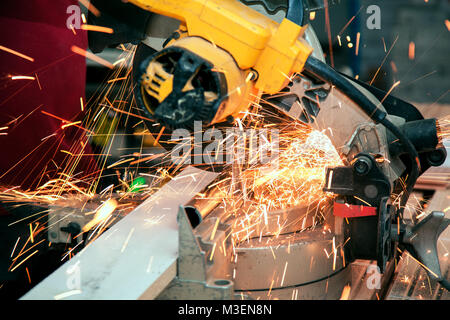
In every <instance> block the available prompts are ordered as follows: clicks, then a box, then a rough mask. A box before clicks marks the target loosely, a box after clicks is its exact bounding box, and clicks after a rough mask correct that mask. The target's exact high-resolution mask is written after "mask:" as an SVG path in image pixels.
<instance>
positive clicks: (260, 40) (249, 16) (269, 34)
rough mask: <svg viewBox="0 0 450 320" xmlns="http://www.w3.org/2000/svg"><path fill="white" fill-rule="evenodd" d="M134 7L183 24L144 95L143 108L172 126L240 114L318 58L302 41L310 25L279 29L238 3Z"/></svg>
mask: <svg viewBox="0 0 450 320" xmlns="http://www.w3.org/2000/svg"><path fill="white" fill-rule="evenodd" d="M130 2H131V3H133V4H135V5H137V6H139V7H141V8H143V9H145V10H148V11H152V12H154V13H157V14H160V15H164V16H168V17H171V18H175V19H178V20H180V21H181V27H180V30H179V31H178V36H177V39H174V40H172V41H171V42H169V44H168V45H167V46H166V47H165V48H164V49H163V50H162V51H160V52H159V53H157V54H155V55H154V56H153V57H152V58H151V59H150V60H148V61H146V63H145V65H144V66H142V73H143V75H142V81H141V82H140V83H139V85H140V87H141V88H140V90H137V92H138V97H137V100H138V104H139V103H142V104H144V106H145V109H146V111H147V112H148V113H149V114H150V115H152V116H155V117H156V118H158V119H159V120H161V121H162V122H164V123H166V124H168V126H173V127H185V126H189V124H190V123H191V122H192V121H193V120H203V121H206V122H208V124H211V123H216V122H221V121H224V120H225V119H226V118H227V117H229V116H237V115H238V114H239V112H240V111H242V110H244V109H246V108H247V107H248V106H249V104H251V103H252V102H254V101H257V99H258V98H259V97H260V95H261V94H262V93H268V94H275V93H277V92H279V91H280V90H281V89H282V88H284V87H285V86H286V85H287V84H288V83H289V80H290V77H291V76H292V75H293V74H294V73H299V72H301V71H302V70H303V67H304V64H305V62H306V60H307V58H308V57H309V56H310V54H311V53H312V49H311V48H310V47H309V46H308V44H307V43H306V42H305V41H304V40H303V39H302V38H301V37H302V36H303V33H304V31H305V28H306V27H301V26H299V25H297V24H295V23H294V22H292V21H290V20H288V19H284V20H283V21H282V22H281V24H278V23H276V22H275V21H273V20H271V19H270V18H268V17H266V16H264V15H262V14H260V13H258V12H256V11H255V10H253V9H251V8H249V7H247V6H245V5H243V4H242V3H240V2H238V1H237V0H186V1H179V0H130ZM180 62H181V63H180ZM177 78H178V79H177ZM205 82H208V83H209V84H210V86H209V88H208V85H206V86H205ZM200 84H201V85H202V86H203V88H200V87H201V86H200ZM180 101H181V102H180ZM182 104H183V105H182ZM199 104H203V106H199Z"/></svg>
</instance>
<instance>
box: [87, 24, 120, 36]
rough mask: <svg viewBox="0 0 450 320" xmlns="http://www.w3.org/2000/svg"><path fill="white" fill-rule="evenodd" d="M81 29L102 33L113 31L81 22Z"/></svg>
mask: <svg viewBox="0 0 450 320" xmlns="http://www.w3.org/2000/svg"><path fill="white" fill-rule="evenodd" d="M81 29H82V30H86V31H95V32H103V33H109V34H112V33H114V30H113V29H111V28H108V27H101V26H94V25H90V24H83V25H81Z"/></svg>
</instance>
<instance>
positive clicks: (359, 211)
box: [333, 202, 377, 218]
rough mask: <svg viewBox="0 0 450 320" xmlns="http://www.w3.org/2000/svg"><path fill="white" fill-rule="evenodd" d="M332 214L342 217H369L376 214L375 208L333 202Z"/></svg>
mask: <svg viewBox="0 0 450 320" xmlns="http://www.w3.org/2000/svg"><path fill="white" fill-rule="evenodd" d="M333 214H334V215H335V216H337V217H342V218H357V217H370V216H376V215H377V208H376V207H367V206H356V205H352V204H346V203H339V202H335V203H334V207H333Z"/></svg>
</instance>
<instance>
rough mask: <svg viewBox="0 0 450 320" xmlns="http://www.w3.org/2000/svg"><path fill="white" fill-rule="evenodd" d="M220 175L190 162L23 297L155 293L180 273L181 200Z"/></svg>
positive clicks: (121, 296) (147, 295)
mask: <svg viewBox="0 0 450 320" xmlns="http://www.w3.org/2000/svg"><path fill="white" fill-rule="evenodd" d="M216 176H217V174H215V173H212V172H206V171H202V170H199V169H196V168H193V167H187V168H186V169H185V170H183V172H181V173H180V174H179V175H177V176H176V177H175V178H174V179H172V180H171V181H169V182H168V183H167V184H165V185H164V186H163V187H162V188H161V189H160V190H159V191H158V192H156V193H155V194H154V195H153V196H151V197H150V198H149V199H147V200H146V201H145V202H143V203H142V204H141V205H139V206H138V207H137V208H136V209H134V210H133V211H132V212H131V213H129V214H128V215H127V216H126V217H124V218H123V219H122V220H120V221H119V222H118V223H117V224H116V225H114V227H112V228H110V229H109V230H107V231H106V232H104V233H103V234H102V235H101V236H100V237H98V238H97V239H96V240H95V241H94V242H92V243H91V244H90V245H89V246H87V247H85V248H84V249H83V250H82V251H81V252H79V253H78V254H76V255H75V256H74V257H73V258H72V259H71V260H69V261H68V262H66V263H65V264H63V265H62V266H61V267H60V268H58V269H57V270H56V271H55V272H53V273H52V274H51V275H50V276H48V277H47V278H46V279H45V280H43V281H42V282H41V283H39V284H38V285H37V286H35V287H34V288H33V289H32V290H30V291H29V292H28V293H27V294H26V295H25V296H23V297H22V298H21V299H23V300H33V299H40V300H42V299H50V300H52V299H77V300H96V299H97V300H98V299H121V300H130V299H131V300H134V299H154V298H155V297H157V296H158V295H159V294H160V293H161V292H162V291H163V289H164V288H165V287H166V286H167V285H168V284H169V283H170V281H171V280H172V279H173V278H174V277H175V276H176V260H177V252H178V226H177V221H176V220H177V214H178V210H179V206H180V205H184V204H186V203H188V202H189V201H190V200H191V199H192V198H193V197H194V196H195V195H196V194H197V193H198V192H200V191H201V190H202V189H203V188H205V187H206V186H207V185H208V184H209V183H211V181H213V180H214V179H215V178H216Z"/></svg>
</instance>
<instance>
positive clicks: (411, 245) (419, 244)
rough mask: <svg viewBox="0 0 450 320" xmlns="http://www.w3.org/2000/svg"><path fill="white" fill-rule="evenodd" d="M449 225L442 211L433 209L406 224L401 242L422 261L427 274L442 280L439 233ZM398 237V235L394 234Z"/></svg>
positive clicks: (449, 220)
mask: <svg viewBox="0 0 450 320" xmlns="http://www.w3.org/2000/svg"><path fill="white" fill-rule="evenodd" d="M449 225H450V219H448V218H445V214H444V213H443V212H437V211H433V212H432V213H431V214H429V215H428V216H426V217H425V218H424V219H423V220H421V221H420V222H419V223H417V224H416V225H406V226H404V227H405V230H404V234H403V237H402V238H401V244H402V245H404V246H405V248H406V249H407V250H408V251H409V252H410V253H411V254H412V255H413V256H414V258H416V259H417V260H419V261H420V262H421V263H422V266H423V267H424V268H425V270H426V271H427V272H428V274H429V275H430V276H431V277H432V278H434V279H436V280H438V281H441V280H443V276H442V273H441V267H440V265H439V258H438V253H437V240H438V238H439V235H440V234H441V233H442V232H443V231H444V230H445V229H447V227H448V226H449ZM396 237H397V238H398V235H397V236H396Z"/></svg>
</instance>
